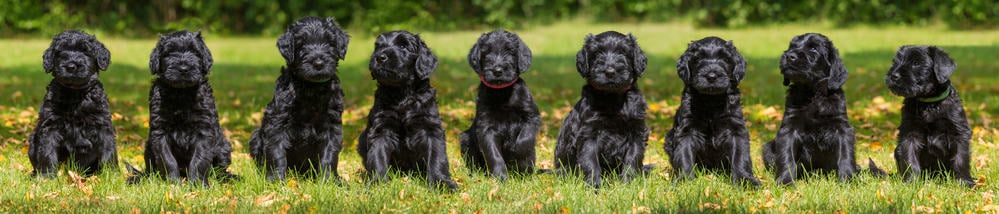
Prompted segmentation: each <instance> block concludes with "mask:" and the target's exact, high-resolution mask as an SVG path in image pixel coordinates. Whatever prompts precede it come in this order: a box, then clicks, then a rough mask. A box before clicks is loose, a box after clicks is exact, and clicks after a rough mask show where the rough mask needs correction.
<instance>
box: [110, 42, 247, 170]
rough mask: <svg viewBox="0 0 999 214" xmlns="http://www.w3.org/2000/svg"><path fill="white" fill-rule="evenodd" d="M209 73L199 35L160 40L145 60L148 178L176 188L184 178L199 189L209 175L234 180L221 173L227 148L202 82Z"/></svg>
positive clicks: (227, 156)
mask: <svg viewBox="0 0 999 214" xmlns="http://www.w3.org/2000/svg"><path fill="white" fill-rule="evenodd" d="M211 67H212V54H211V52H209V51H208V47H206V46H205V42H204V40H203V39H202V38H201V32H188V31H179V32H174V33H171V34H167V35H162V36H160V40H159V42H158V43H157V44H156V48H155V49H153V52H152V54H150V57H149V70H150V71H152V73H153V74H154V75H156V79H155V80H153V87H152V89H151V90H150V91H149V139H148V140H147V141H146V151H145V160H146V169H147V170H148V172H147V173H154V174H158V175H159V176H160V178H162V179H168V180H171V181H175V182H180V181H182V178H184V177H186V178H188V179H189V182H193V183H195V184H200V185H202V186H207V185H208V176H209V174H210V173H215V175H216V176H217V177H219V178H220V179H222V180H223V181H228V180H229V179H235V178H237V177H236V175H233V174H230V173H229V172H227V171H226V168H228V167H229V164H230V162H231V159H230V153H231V152H232V145H230V143H229V140H227V139H226V138H225V135H223V134H222V127H221V126H219V122H218V112H217V111H216V109H215V98H214V96H213V95H212V87H211V85H209V84H208V77H207V75H208V74H209V72H210V71H211ZM130 168H131V167H130ZM132 171H133V172H134V171H136V170H134V169H132ZM142 175H144V174H142V173H140V175H138V176H142ZM137 180H138V177H132V178H130V179H129V181H130V183H134V182H136V181H137Z"/></svg>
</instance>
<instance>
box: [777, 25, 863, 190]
mask: <svg viewBox="0 0 999 214" xmlns="http://www.w3.org/2000/svg"><path fill="white" fill-rule="evenodd" d="M780 70H781V74H783V75H784V85H785V86H788V89H787V98H786V101H785V104H784V108H785V109H784V119H783V121H782V123H781V126H780V129H778V130H777V137H776V139H774V140H773V141H771V142H768V143H766V144H764V145H763V162H764V163H765V165H766V167H767V168H768V169H770V170H773V171H774V173H775V177H776V180H777V183H779V184H786V185H793V184H794V179H797V178H799V177H801V176H802V175H803V173H802V174H799V173H797V171H798V170H804V171H813V170H815V171H821V172H831V171H836V172H837V175H838V176H839V180H840V182H847V181H849V180H850V179H851V178H853V176H854V174H856V173H857V171H858V170H859V169H860V167H859V166H857V163H856V158H855V157H854V147H855V143H856V140H855V137H854V131H853V126H851V125H850V118H849V117H847V115H846V97H845V96H844V94H843V89H842V87H843V83H845V82H846V78H847V71H846V66H843V60H842V59H840V57H839V51H838V50H836V47H835V46H833V43H832V41H831V40H829V38H826V36H824V35H822V34H817V33H806V34H802V35H798V36H796V37H794V39H792V40H791V44H790V46H789V47H788V49H787V50H786V51H784V55H783V56H782V57H781V59H780ZM873 164H874V162H871V166H872V167H871V170H872V171H873V172H874V174H875V175H878V174H882V173H883V172H881V171H880V169H877V168H876V167H874V165H873Z"/></svg>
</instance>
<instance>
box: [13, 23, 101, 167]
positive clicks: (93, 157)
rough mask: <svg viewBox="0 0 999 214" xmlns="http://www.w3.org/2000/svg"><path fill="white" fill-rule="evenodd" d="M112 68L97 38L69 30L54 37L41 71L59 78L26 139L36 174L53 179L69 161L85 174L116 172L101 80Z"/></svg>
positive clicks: (43, 57)
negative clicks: (108, 168) (109, 68)
mask: <svg viewBox="0 0 999 214" xmlns="http://www.w3.org/2000/svg"><path fill="white" fill-rule="evenodd" d="M110 63H111V54H110V53H109V52H108V49H107V48H105V47H104V44H102V43H101V42H100V41H97V38H94V36H93V35H90V34H86V33H84V32H81V31H65V32H62V33H60V34H58V35H56V36H55V37H54V38H52V44H51V45H49V48H48V49H47V50H45V53H44V54H43V55H42V66H43V68H44V69H45V72H46V73H52V76H53V77H55V78H54V79H53V80H52V82H50V83H49V86H48V91H47V92H46V93H45V99H44V100H43V101H42V107H41V108H39V110H38V123H37V125H36V126H35V130H34V132H32V133H31V136H29V137H28V141H29V142H31V145H30V147H29V148H28V157H29V159H31V166H32V168H34V171H33V172H32V174H33V175H35V176H44V177H55V176H56V171H57V170H58V168H59V165H60V164H63V163H67V162H68V163H69V164H70V165H72V166H75V167H77V168H79V169H80V170H83V174H84V175H92V174H95V173H98V172H100V171H101V169H102V168H104V167H111V168H117V165H118V154H117V149H116V148H115V140H114V126H112V125H111V111H110V110H108V97H107V95H106V94H104V86H103V85H102V84H101V81H100V80H98V79H97V77H98V73H99V71H104V70H107V69H108V65H110Z"/></svg>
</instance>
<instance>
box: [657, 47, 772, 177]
mask: <svg viewBox="0 0 999 214" xmlns="http://www.w3.org/2000/svg"><path fill="white" fill-rule="evenodd" d="M676 70H677V73H678V74H679V76H680V79H681V80H683V83H684V87H683V101H681V103H680V108H678V109H677V110H676V115H675V116H674V117H673V118H674V122H673V129H671V130H670V131H669V133H667V134H666V139H667V142H666V144H665V149H666V153H668V154H669V156H670V163H671V164H672V165H673V171H674V173H673V174H675V175H677V176H679V177H680V178H681V179H690V178H694V171H693V168H694V166H695V165H697V166H700V167H705V168H708V169H712V170H719V169H720V170H726V171H729V170H730V171H731V172H732V181H733V182H735V183H743V184H751V185H754V186H759V185H760V181H759V180H757V179H756V177H755V176H753V162H752V159H750V158H749V132H748V131H746V121H745V119H744V118H743V117H742V99H741V96H740V93H739V82H740V81H742V78H743V77H745V76H746V60H745V59H743V57H742V54H739V51H738V50H736V49H735V46H733V45H732V42H731V41H728V42H726V41H725V40H722V39H721V38H718V37H707V38H704V39H701V40H698V41H695V42H692V43H690V45H689V46H688V47H687V51H686V52H684V53H683V55H682V56H680V59H679V60H677V63H676Z"/></svg>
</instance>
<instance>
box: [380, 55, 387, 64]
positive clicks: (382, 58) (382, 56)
mask: <svg viewBox="0 0 999 214" xmlns="http://www.w3.org/2000/svg"><path fill="white" fill-rule="evenodd" d="M385 61H388V55H385V54H381V55H378V62H385Z"/></svg>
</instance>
